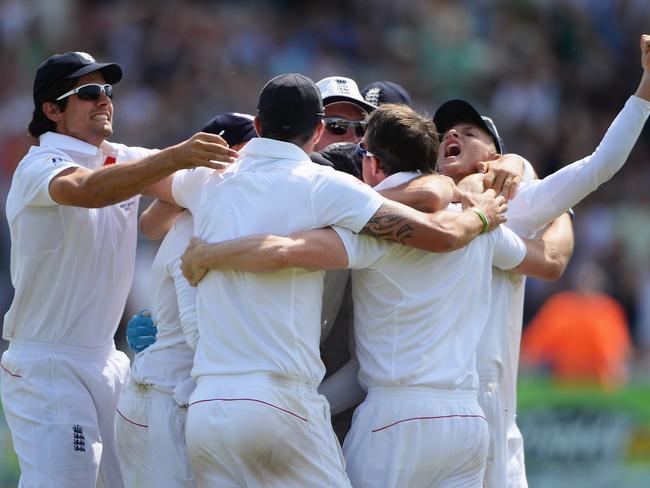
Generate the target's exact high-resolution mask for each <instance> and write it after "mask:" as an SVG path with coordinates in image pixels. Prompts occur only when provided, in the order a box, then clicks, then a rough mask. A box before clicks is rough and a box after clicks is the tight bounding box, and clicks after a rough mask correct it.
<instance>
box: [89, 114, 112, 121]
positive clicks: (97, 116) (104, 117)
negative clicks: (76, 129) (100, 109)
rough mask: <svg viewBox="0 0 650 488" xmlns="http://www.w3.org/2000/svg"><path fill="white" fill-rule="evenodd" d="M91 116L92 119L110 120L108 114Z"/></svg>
mask: <svg viewBox="0 0 650 488" xmlns="http://www.w3.org/2000/svg"><path fill="white" fill-rule="evenodd" d="M90 118H91V119H92V120H108V114H95V115H93V116H92V117H90Z"/></svg>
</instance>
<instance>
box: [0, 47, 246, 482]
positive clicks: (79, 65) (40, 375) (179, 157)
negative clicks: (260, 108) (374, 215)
mask: <svg viewBox="0 0 650 488" xmlns="http://www.w3.org/2000/svg"><path fill="white" fill-rule="evenodd" d="M121 78H122V70H121V68H120V67H119V66H118V65H116V64H114V63H99V62H97V61H95V59H94V58H93V57H92V56H90V55H89V54H87V53H82V52H66V53H63V54H55V55H53V56H51V57H50V58H48V59H47V60H45V61H44V62H43V63H42V64H41V65H40V66H39V67H38V69H37V71H36V76H35V79H34V116H33V119H32V121H31V123H30V124H29V132H30V134H31V135H32V136H34V137H36V138H38V145H35V146H32V147H31V148H30V149H29V152H28V153H27V155H26V156H25V157H24V158H23V159H22V161H21V162H20V163H19V164H18V167H17V168H16V170H15V172H14V175H13V179H12V182H11V188H10V189H9V194H8V196H7V209H6V213H7V220H8V223H9V229H10V235H11V279H12V283H13V286H14V288H15V290H16V292H15V296H14V299H13V302H12V304H11V307H10V309H9V311H8V312H7V314H6V315H5V319H4V328H3V338H4V339H5V340H7V341H9V348H8V349H7V351H5V353H4V354H3V355H2V360H1V363H0V365H1V368H0V382H1V383H0V392H1V396H2V406H3V410H4V414H5V417H6V419H7V424H8V425H9V429H10V430H11V435H12V440H13V445H14V449H15V450H16V454H17V455H18V461H19V464H20V469H21V478H20V486H39V487H41V486H42V487H45V486H51V487H62V486H74V487H88V488H90V487H95V486H96V485H97V484H99V485H101V486H106V487H111V488H112V487H117V488H119V487H121V486H123V482H122V476H121V474H120V467H119V464H118V460H117V452H116V446H115V439H114V425H115V424H114V414H115V407H116V405H117V401H118V396H119V393H120V390H121V388H122V384H123V383H124V380H125V379H126V374H127V371H128V363H129V362H128V359H127V357H126V356H125V355H124V354H123V353H121V352H119V351H117V350H116V349H115V346H114V343H113V335H114V333H115V330H116V329H117V326H118V324H119V321H120V318H121V316H122V312H123V309H124V304H125V301H126V297H127V294H128V292H129V289H130V287H131V279H132V276H133V267H134V257H135V247H136V225H137V205H138V200H139V197H138V195H139V194H140V193H142V192H145V191H147V188H149V187H150V186H151V185H152V183H154V182H156V181H158V180H160V179H162V178H165V177H167V176H169V175H170V174H171V173H173V172H174V171H176V170H177V169H181V168H189V167H196V166H208V167H212V168H222V167H223V165H221V164H217V163H212V162H211V160H215V161H223V162H225V163H229V162H230V161H231V159H230V158H231V157H234V156H236V155H237V153H236V151H232V150H231V149H228V148H227V147H226V146H225V142H224V141H223V140H222V139H221V138H220V137H218V136H215V135H213V134H196V135H195V136H193V137H192V138H191V139H189V140H187V141H185V142H183V143H180V144H178V145H176V146H173V147H170V148H167V149H164V150H162V151H159V152H155V151H150V150H147V149H142V148H137V147H127V146H124V145H121V144H115V143H111V142H108V141H107V138H109V137H110V136H111V134H112V133H113V128H112V123H113V103H112V97H113V86H114V85H115V84H116V83H118V82H119V81H120V79H121Z"/></svg>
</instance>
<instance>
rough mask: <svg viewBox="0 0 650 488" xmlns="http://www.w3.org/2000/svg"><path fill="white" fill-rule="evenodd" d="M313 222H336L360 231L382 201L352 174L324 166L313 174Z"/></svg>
mask: <svg viewBox="0 0 650 488" xmlns="http://www.w3.org/2000/svg"><path fill="white" fill-rule="evenodd" d="M313 183H314V184H313V187H312V204H313V209H314V210H313V211H314V220H315V222H314V226H315V227H326V226H328V225H338V226H340V227H345V228H346V229H350V230H351V231H353V232H359V231H360V230H361V229H363V227H364V226H365V225H366V224H367V223H368V221H369V220H370V218H371V217H372V216H373V215H374V214H375V213H376V212H377V210H378V209H379V207H381V206H382V204H383V203H384V201H385V198H384V197H382V196H381V195H380V194H379V193H377V192H376V191H375V190H373V189H372V188H370V187H369V186H368V185H366V184H365V183H363V182H361V181H360V180H358V179H357V178H355V177H354V176H350V175H348V174H345V173H341V172H339V171H334V170H330V169H327V168H323V169H322V171H319V172H318V173H316V174H315V176H314V182H313Z"/></svg>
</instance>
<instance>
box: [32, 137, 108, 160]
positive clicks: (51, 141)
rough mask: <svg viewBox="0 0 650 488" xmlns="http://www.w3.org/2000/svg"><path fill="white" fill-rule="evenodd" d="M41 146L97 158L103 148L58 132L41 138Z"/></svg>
mask: <svg viewBox="0 0 650 488" xmlns="http://www.w3.org/2000/svg"><path fill="white" fill-rule="evenodd" d="M38 140H39V145H41V146H47V147H55V148H57V149H62V150H63V151H74V152H76V153H81V154H85V155H88V156H96V155H97V154H98V153H99V152H101V148H98V147H96V146H93V145H92V144H89V143H87V142H84V141H82V140H81V139H76V138H74V137H70V136H66V135H64V134H59V133H57V132H46V133H45V134H42V135H41V136H40V137H39V138H38Z"/></svg>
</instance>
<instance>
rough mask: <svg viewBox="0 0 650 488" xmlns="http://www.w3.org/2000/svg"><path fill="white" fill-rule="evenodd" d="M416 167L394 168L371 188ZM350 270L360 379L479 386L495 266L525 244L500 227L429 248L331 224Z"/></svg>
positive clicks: (510, 261) (512, 259)
mask: <svg viewBox="0 0 650 488" xmlns="http://www.w3.org/2000/svg"><path fill="white" fill-rule="evenodd" d="M417 175H418V174H417V173H397V174H395V175H391V176H390V177H388V178H386V179H385V180H384V181H383V182H382V183H380V185H377V186H376V187H375V189H376V190H379V189H383V188H388V187H391V186H395V185H398V184H401V183H402V182H404V181H405V180H407V179H411V178H413V177H415V176H417ZM336 231H337V232H338V234H339V236H340V237H341V239H342V240H343V243H344V245H345V248H346V251H347V253H348V258H349V266H350V268H352V269H353V271H352V297H353V300H354V325H355V338H356V345H357V358H358V361H359V366H360V370H359V382H360V383H361V384H362V385H363V386H364V387H366V388H370V387H373V386H428V387H433V388H438V389H456V388H458V389H477V388H478V375H477V372H476V346H477V344H478V340H479V337H480V336H481V333H482V332H483V327H484V325H485V322H486V320H487V314H488V311H489V307H490V281H491V279H492V265H493V264H494V266H497V267H499V268H501V269H511V268H514V267H515V266H517V265H518V264H519V263H521V261H522V260H523V259H524V257H525V256H526V246H525V244H524V243H523V241H522V240H521V239H519V238H518V237H517V236H516V235H515V234H514V233H513V232H512V231H510V230H509V229H505V228H502V227H500V228H497V229H496V230H494V231H493V232H490V233H488V234H485V235H482V236H479V237H477V238H476V239H474V240H473V241H472V242H470V243H469V244H468V245H467V246H465V247H463V248H461V249H458V250H456V251H452V252H448V253H428V252H424V251H419V250H416V249H412V248H408V247H406V246H400V245H395V244H390V243H386V242H383V241H379V240H377V239H373V238H370V237H366V236H357V235H354V234H352V233H351V232H349V231H347V230H345V229H339V228H336Z"/></svg>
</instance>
